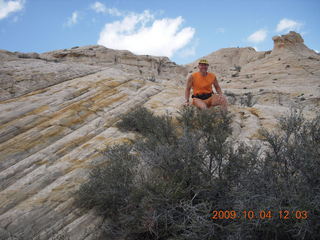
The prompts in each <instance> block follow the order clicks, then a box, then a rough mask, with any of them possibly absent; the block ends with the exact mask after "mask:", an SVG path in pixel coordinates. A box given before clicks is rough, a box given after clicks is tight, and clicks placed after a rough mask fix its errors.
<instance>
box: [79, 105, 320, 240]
mask: <svg viewBox="0 0 320 240" xmlns="http://www.w3.org/2000/svg"><path fill="white" fill-rule="evenodd" d="M172 120H173V119H172V118H171V117H170V116H168V115H165V116H154V115H153V114H152V113H151V112H150V111H148V110H147V109H145V108H139V109H137V110H136V111H134V112H131V113H129V114H126V115H124V116H123V118H122V121H121V122H119V124H118V125H117V126H118V128H119V129H120V130H122V131H135V132H137V133H138V135H139V136H140V138H138V139H137V141H136V142H135V143H133V144H124V145H119V146H114V147H112V148H110V149H106V150H105V151H103V154H104V155H105V156H106V162H105V164H104V165H102V166H98V167H96V168H94V169H93V170H92V171H91V173H90V176H89V180H88V181H87V182H86V183H85V184H83V185H82V186H81V187H80V189H79V191H78V193H77V197H76V200H77V204H78V205H79V206H81V207H85V208H89V209H90V208H95V209H96V210H97V214H99V215H102V216H104V217H105V219H106V220H105V222H104V224H103V226H102V229H103V231H104V232H105V234H106V236H107V237H110V238H115V239H116V238H122V239H172V240H178V239H179V240H180V239H190V240H191V239H193V240H194V239H199V240H200V239H201V240H203V239H208V240H209V239H318V238H319V237H320V230H319V229H320V226H319V223H320V221H319V220H320V218H319V206H320V194H319V192H320V191H319V190H320V189H319V185H320V184H319V179H320V178H319V177H320V171H319V164H320V162H319V161H320V160H319V159H320V153H319V149H320V146H319V142H320V141H319V139H320V131H319V130H320V115H318V117H316V118H315V119H313V120H310V121H307V120H305V119H304V117H303V116H302V114H301V112H296V111H292V112H291V115H289V116H288V117H283V118H282V119H281V120H280V122H279V123H280V130H279V131H278V132H277V133H271V132H268V131H266V130H261V134H262V136H264V142H265V147H266V148H267V149H266V150H262V148H261V146H259V145H257V146H247V145H245V144H235V143H234V142H232V141H230V140H229V139H230V138H228V137H229V136H230V134H231V127H230V124H231V116H230V115H229V114H226V113H223V112H219V111H215V110H214V109H213V110H212V109H209V110H198V109H195V108H192V107H190V108H185V109H183V110H182V111H181V112H180V116H179V117H178V118H177V119H176V120H177V121H176V122H175V123H174V121H172ZM213 210H222V211H226V210H229V211H230V210H234V211H236V212H237V215H238V216H240V215H241V214H242V218H240V219H212V217H213V213H212V211H213ZM249 210H251V211H254V212H255V214H256V216H258V215H259V212H260V211H261V210H265V211H271V212H272V213H273V216H272V217H271V218H265V219H261V218H253V219H248V218H246V219H245V218H243V211H247V212H248V211H249ZM280 210H283V211H284V210H288V211H290V212H292V211H297V210H299V211H304V210H305V211H308V217H307V218H306V219H293V218H292V216H293V214H290V215H291V219H280V218H279V211H280Z"/></svg>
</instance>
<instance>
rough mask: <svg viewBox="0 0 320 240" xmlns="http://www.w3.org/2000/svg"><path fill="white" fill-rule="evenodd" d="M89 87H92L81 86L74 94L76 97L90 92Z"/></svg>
mask: <svg viewBox="0 0 320 240" xmlns="http://www.w3.org/2000/svg"><path fill="white" fill-rule="evenodd" d="M89 89H90V87H85V88H81V89H79V90H77V91H75V92H74V93H73V94H72V95H73V96H74V97H75V98H76V97H78V96H80V95H82V94H84V93H86V92H88V91H89Z"/></svg>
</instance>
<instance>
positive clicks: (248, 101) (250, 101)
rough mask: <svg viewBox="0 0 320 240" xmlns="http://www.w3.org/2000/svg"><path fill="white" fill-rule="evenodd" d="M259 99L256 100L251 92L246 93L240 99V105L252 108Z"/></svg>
mask: <svg viewBox="0 0 320 240" xmlns="http://www.w3.org/2000/svg"><path fill="white" fill-rule="evenodd" d="M257 101H258V99H255V100H254V97H253V94H252V93H251V92H248V93H245V94H244V96H242V97H241V98H240V104H241V105H243V106H247V107H252V106H254V105H255V104H256V103H257Z"/></svg>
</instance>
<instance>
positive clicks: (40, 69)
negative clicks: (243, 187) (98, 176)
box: [0, 32, 320, 239]
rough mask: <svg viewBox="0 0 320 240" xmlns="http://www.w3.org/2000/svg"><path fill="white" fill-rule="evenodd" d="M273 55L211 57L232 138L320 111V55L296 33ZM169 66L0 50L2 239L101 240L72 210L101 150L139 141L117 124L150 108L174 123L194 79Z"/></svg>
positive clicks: (248, 52)
mask: <svg viewBox="0 0 320 240" xmlns="http://www.w3.org/2000/svg"><path fill="white" fill-rule="evenodd" d="M274 42H275V46H274V48H273V50H272V51H267V52H257V51H255V50H254V49H253V48H227V49H221V50H219V51H217V52H214V53H212V54H209V55H208V56H206V58H207V59H208V61H209V63H210V71H212V72H214V73H216V75H217V77H218V81H219V83H220V85H221V87H222V89H223V91H224V93H225V94H226V95H227V97H228V100H229V103H230V106H229V109H230V111H231V113H232V114H233V115H234V122H233V129H234V131H233V135H234V138H235V139H237V140H244V141H247V142H249V143H252V142H253V143H254V142H255V141H259V134H258V132H257V130H258V129H259V128H260V127H265V128H268V129H272V128H274V126H275V123H276V118H277V117H278V116H280V115H282V114H284V113H286V112H287V111H288V109H289V108H290V106H292V105H297V106H302V107H304V113H305V114H306V116H307V117H308V116H309V117H311V116H313V115H314V112H315V110H318V109H319V105H320V56H319V55H318V54H316V53H315V52H314V51H312V50H310V49H308V48H307V47H306V46H305V45H304V44H303V39H302V38H301V36H300V35H299V34H297V33H294V32H290V33H289V34H287V35H283V36H278V37H275V38H274ZM196 65H197V61H195V62H194V63H191V64H188V65H185V66H179V65H176V64H175V63H173V62H171V61H170V60H169V59H168V58H166V57H153V56H147V55H140V56H137V55H134V54H132V53H130V52H128V51H116V50H112V49H107V48H104V47H102V46H86V47H75V48H72V49H65V50H58V51H52V52H48V53H42V54H36V53H27V54H22V53H12V52H8V51H4V50H1V51H0V91H1V94H0V96H1V99H0V153H1V154H0V239H8V238H9V237H10V236H15V237H16V238H17V239H19V238H20V239H32V238H38V239H39V238H40V239H50V238H55V237H57V236H58V235H59V234H64V233H67V234H68V235H69V236H70V238H71V239H97V234H98V231H97V230H96V228H98V227H99V224H100V223H101V221H102V219H101V218H99V217H96V216H95V215H94V213H93V211H84V210H82V209H77V208H76V207H75V206H74V202H73V201H74V199H73V193H74V192H75V191H76V190H77V189H78V187H79V185H80V184H81V183H82V182H84V181H86V178H87V177H88V171H89V170H90V169H91V168H92V164H97V163H99V162H101V161H102V159H103V155H102V154H101V152H100V151H101V150H102V149H104V148H105V147H107V146H109V145H112V144H115V143H120V142H124V141H127V140H129V139H133V138H134V137H135V136H134V134H132V133H126V134H124V133H121V132H120V131H118V130H117V128H115V127H114V126H115V123H116V122H117V121H118V120H119V119H120V116H121V114H123V113H126V112H128V111H131V110H132V109H135V108H136V107H138V106H141V105H144V106H146V107H148V108H149V109H151V110H152V111H154V112H155V113H156V114H164V113H166V112H169V113H172V114H177V111H178V110H179V108H180V107H181V105H182V104H183V102H184V85H185V79H186V76H187V74H188V73H191V72H193V71H196V70H197V69H196V68H195V67H196Z"/></svg>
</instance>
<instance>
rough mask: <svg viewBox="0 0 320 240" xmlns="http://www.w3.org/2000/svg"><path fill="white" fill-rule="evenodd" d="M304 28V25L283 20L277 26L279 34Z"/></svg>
mask: <svg viewBox="0 0 320 240" xmlns="http://www.w3.org/2000/svg"><path fill="white" fill-rule="evenodd" d="M301 26H302V23H300V22H297V21H294V20H290V19H286V18H283V19H281V21H280V22H279V23H278V25H277V30H276V31H277V32H283V31H291V30H299V29H300V27H301Z"/></svg>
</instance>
